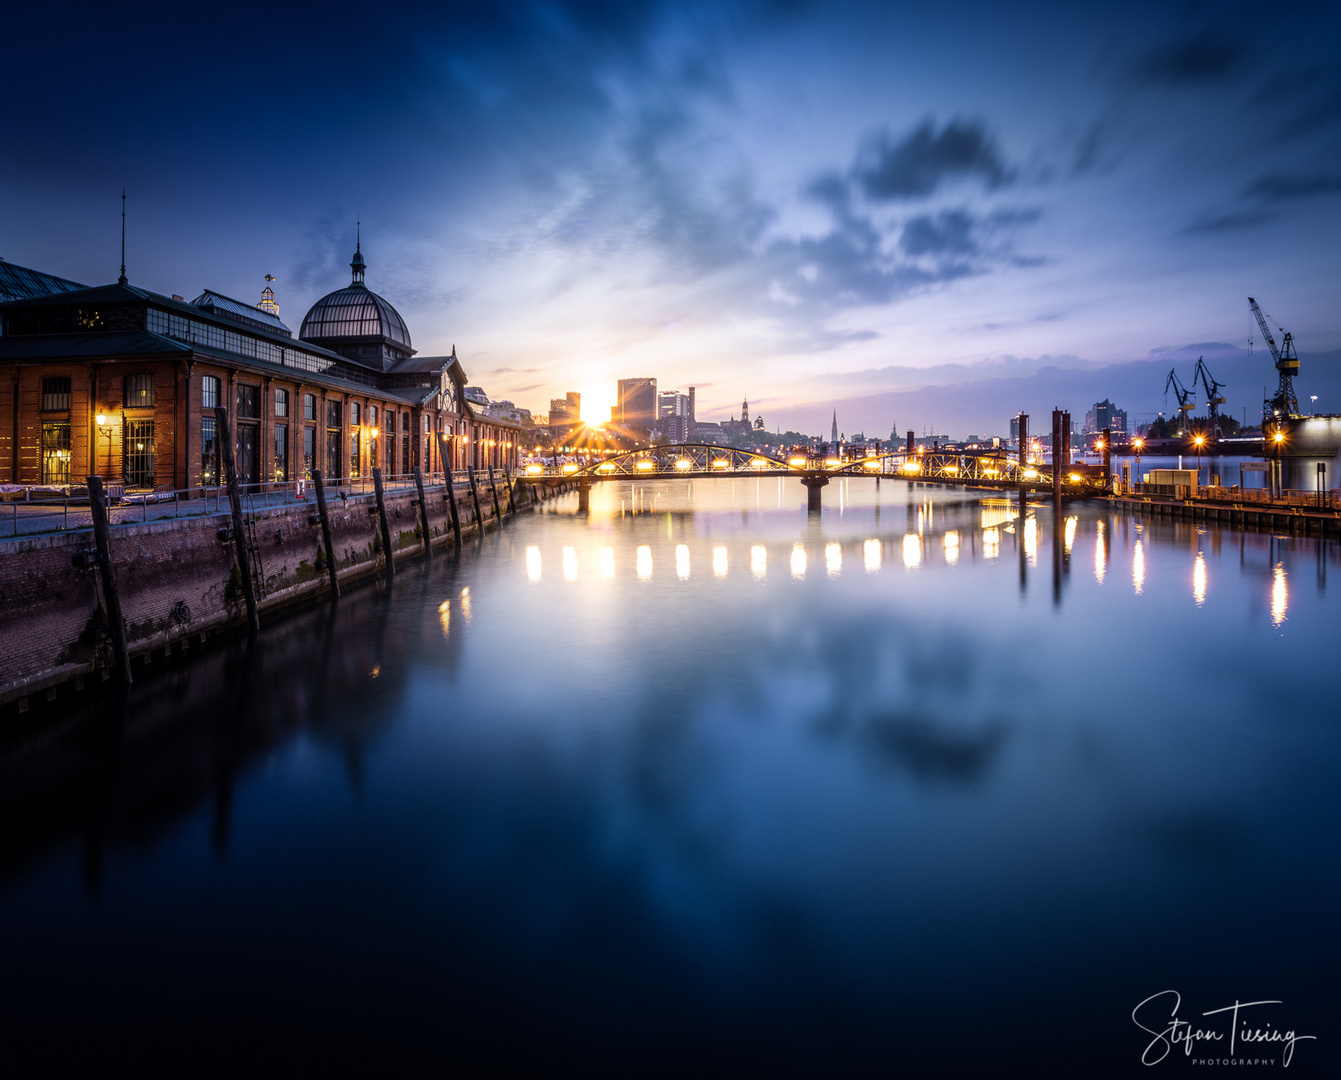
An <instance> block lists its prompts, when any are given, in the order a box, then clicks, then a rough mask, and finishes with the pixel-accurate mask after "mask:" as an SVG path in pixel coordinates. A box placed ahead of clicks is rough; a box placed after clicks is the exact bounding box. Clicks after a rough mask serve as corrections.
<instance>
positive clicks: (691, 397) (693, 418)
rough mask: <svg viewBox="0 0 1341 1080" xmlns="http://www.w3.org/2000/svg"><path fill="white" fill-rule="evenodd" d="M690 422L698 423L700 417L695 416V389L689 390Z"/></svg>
mask: <svg viewBox="0 0 1341 1080" xmlns="http://www.w3.org/2000/svg"><path fill="white" fill-rule="evenodd" d="M689 422H690V423H691V424H694V423H697V422H698V417H696V416H695V415H694V388H693V387H692V386H691V387H690V388H689Z"/></svg>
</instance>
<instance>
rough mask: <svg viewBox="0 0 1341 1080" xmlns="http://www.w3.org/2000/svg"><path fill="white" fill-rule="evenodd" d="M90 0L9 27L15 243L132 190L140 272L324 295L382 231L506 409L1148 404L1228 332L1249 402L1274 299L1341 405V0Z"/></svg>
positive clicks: (39, 243)
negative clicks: (1335, 51) (210, 7)
mask: <svg viewBox="0 0 1341 1080" xmlns="http://www.w3.org/2000/svg"><path fill="white" fill-rule="evenodd" d="M79 12H80V14H79V15H78V17H72V18H71V19H69V20H68V21H67V23H66V24H65V27H64V28H63V29H62V30H61V31H60V32H59V33H56V32H55V30H54V28H53V27H51V26H48V25H47V21H48V20H50V19H52V18H54V15H51V14H48V13H43V12H40V11H33V10H24V11H22V12H20V13H18V14H17V16H16V17H15V19H14V34H15V38H16V40H25V41H28V42H30V43H32V46H31V47H30V48H25V49H24V50H20V51H19V52H17V53H16V55H15V56H14V57H12V64H13V68H14V74H15V77H16V79H18V80H19V81H27V82H29V83H31V84H33V85H36V84H38V83H39V82H40V83H41V84H42V85H45V86H48V87H49V88H50V92H49V93H45V94H44V95H42V96H41V97H40V99H39V100H38V101H37V102H36V103H35V104H33V105H32V107H31V108H28V109H24V110H19V111H14V112H11V114H10V115H9V116H7V118H6V125H7V135H8V140H7V141H8V145H9V146H10V147H11V148H13V149H14V151H15V152H13V153H12V162H13V167H11V168H10V169H8V170H6V172H5V175H4V177H3V179H0V192H3V195H4V199H3V207H2V208H0V235H2V236H3V238H4V243H3V247H0V256H3V257H5V258H6V259H7V260H9V261H12V262H14V263H17V264H20V265H24V266H31V267H35V268H38V269H41V270H44V271H47V272H50V273H54V274H59V275H62V276H65V277H69V278H73V279H75V280H80V281H85V282H87V283H89V284H104V283H107V282H110V281H112V280H114V279H115V277H116V273H117V267H118V265H119V260H120V216H119V215H120V194H121V188H122V185H123V184H124V185H126V187H127V188H128V189H129V199H128V207H129V209H128V222H127V250H126V259H127V274H128V276H129V278H130V280H131V281H132V283H134V284H138V285H141V286H143V287H146V288H149V289H153V290H156V291H158V292H162V293H165V294H172V293H179V294H183V295H195V294H196V293H197V292H198V291H199V290H200V289H203V288H208V289H213V290H216V291H218V292H221V293H224V294H226V295H230V296H235V297H238V298H240V299H244V300H247V301H248V302H251V303H254V302H255V298H256V297H257V296H259V294H260V291H261V289H262V288H263V287H265V286H266V285H267V284H271V283H268V282H266V280H265V275H267V274H270V275H272V276H273V277H274V278H276V279H277V280H275V281H274V282H273V284H272V287H273V288H274V290H275V293H276V296H277V300H278V305H279V311H280V314H281V317H284V318H288V319H293V318H294V317H296V315H297V313H298V312H300V311H303V310H306V308H307V307H308V306H310V304H311V303H312V302H314V301H315V300H316V299H317V298H318V297H319V296H321V295H323V294H325V293H326V292H328V291H330V289H332V288H335V287H337V286H338V285H339V283H340V279H341V278H342V277H343V276H344V270H343V266H344V264H345V262H346V261H347V260H348V257H349V251H350V250H352V246H353V241H354V237H355V223H356V221H357V220H359V219H360V218H361V219H362V222H363V234H362V235H363V240H364V252H365V255H366V257H367V259H368V267H369V270H368V273H369V283H370V286H371V287H373V288H375V289H377V290H378V291H379V292H381V293H382V294H384V295H386V296H387V297H388V298H390V299H391V300H392V302H393V303H395V304H396V305H397V307H398V309H399V310H401V311H402V312H403V313H404V314H405V317H406V319H407V320H408V321H409V322H410V323H411V325H413V326H414V327H415V328H416V339H415V347H416V348H418V349H419V350H420V351H421V352H425V353H445V352H447V351H449V349H450V347H451V345H452V344H457V345H458V346H459V349H460V356H461V358H462V362H463V363H464V365H465V366H466V368H467V369H468V370H469V371H470V373H471V377H472V379H474V380H475V381H476V382H477V383H478V384H479V385H482V386H484V387H486V388H487V390H488V392H489V394H490V395H491V396H493V397H496V398H501V399H509V400H512V401H515V402H516V403H517V404H518V405H521V406H523V407H527V408H531V409H533V410H535V409H538V408H543V404H544V402H546V401H548V400H550V399H551V398H554V397H556V396H561V395H562V394H563V393H564V392H566V391H567V390H569V389H572V388H575V389H576V390H577V391H578V392H580V393H581V394H582V396H583V399H584V401H586V402H588V403H589V405H590V411H591V412H592V415H600V414H602V413H604V412H605V411H607V410H608V408H609V406H611V405H614V404H616V401H615V386H616V383H617V380H618V379H619V378H621V377H624V375H625V374H626V373H628V372H637V371H643V372H656V373H657V376H658V378H659V379H661V380H662V381H664V383H665V384H667V385H673V386H680V387H684V386H688V385H691V384H692V385H696V386H697V387H698V390H699V393H700V398H701V404H700V406H699V409H698V412H699V415H700V417H701V418H703V419H705V420H721V419H726V418H727V417H728V416H729V415H731V413H732V411H733V409H734V408H735V407H736V404H735V403H736V402H738V401H739V400H740V398H741V397H743V396H745V395H747V394H748V395H749V396H750V400H751V402H752V404H753V405H754V407H755V408H756V409H757V410H759V411H762V412H763V413H764V414H765V415H766V416H767V417H768V418H769V426H770V427H777V426H780V427H782V428H783V429H784V430H785V429H787V428H793V429H795V430H801V431H823V430H825V429H826V427H827V423H828V419H829V416H830V413H831V412H832V410H833V409H835V408H836V409H837V410H838V412H839V414H840V415H846V416H848V417H850V418H851V419H850V421H849V422H848V423H847V424H846V425H845V426H846V427H848V428H849V429H853V430H859V429H862V428H865V429H867V430H883V429H886V428H887V426H888V425H889V424H890V423H891V422H892V421H893V420H894V419H895V418H897V419H898V420H899V423H900V424H914V425H916V426H917V427H918V428H919V429H920V428H922V427H933V428H939V429H952V428H953V429H959V428H963V429H966V430H975V429H976V430H981V429H983V428H984V427H985V426H986V425H988V424H991V425H1000V424H1001V423H1003V422H1004V421H1003V420H1002V419H1001V418H1002V416H1003V414H1004V415H1005V416H1007V417H1008V416H1009V414H1010V413H1011V412H1013V411H1014V410H1015V409H1017V408H1024V409H1026V410H1027V411H1028V410H1034V411H1037V410H1038V409H1040V408H1043V407H1051V406H1052V405H1054V404H1056V405H1061V406H1062V407H1067V408H1070V409H1071V411H1072V412H1073V413H1075V412H1083V410H1084V408H1088V407H1089V405H1090V404H1091V403H1093V402H1094V401H1097V400H1100V399H1102V398H1105V397H1109V398H1112V399H1113V400H1115V401H1118V400H1120V401H1122V402H1123V404H1124V407H1125V408H1127V409H1128V410H1129V412H1130V414H1131V419H1132V422H1133V424H1135V423H1137V422H1144V421H1148V420H1149V419H1151V418H1152V417H1153V415H1154V414H1156V413H1157V412H1158V411H1160V410H1161V408H1162V407H1163V395H1162V393H1161V392H1160V387H1162V384H1163V380H1164V375H1165V373H1166V372H1167V369H1168V367H1169V366H1171V365H1172V364H1174V363H1178V364H1183V363H1184V361H1183V359H1181V358H1182V357H1183V356H1184V355H1186V356H1188V357H1190V359H1189V360H1188V361H1187V362H1186V367H1187V370H1188V371H1189V373H1190V366H1191V364H1192V363H1194V362H1195V359H1196V357H1197V355H1200V354H1203V353H1204V354H1206V355H1207V359H1208V362H1211V363H1218V364H1220V365H1221V367H1223V368H1224V371H1223V372H1222V371H1220V370H1219V369H1217V375H1218V376H1219V377H1220V378H1222V379H1224V380H1225V381H1226V382H1227V383H1228V395H1227V396H1228V398H1229V403H1228V406H1227V409H1228V411H1230V412H1232V414H1233V415H1235V416H1236V417H1240V416H1241V415H1242V413H1243V410H1244V409H1245V408H1246V410H1247V416H1248V419H1249V421H1250V422H1251V420H1252V419H1253V416H1254V413H1256V412H1257V411H1258V410H1259V409H1260V398H1261V387H1262V384H1264V383H1265V384H1268V385H1269V384H1270V383H1271V382H1272V381H1274V379H1273V376H1274V372H1273V371H1272V369H1271V365H1270V362H1269V361H1268V360H1266V359H1265V358H1264V356H1263V355H1262V344H1261V342H1260V340H1258V338H1259V335H1258V333H1257V332H1256V330H1255V328H1254V326H1253V324H1252V321H1251V316H1250V314H1249V312H1248V309H1247V300H1246V298H1247V296H1249V295H1253V296H1256V297H1258V298H1259V300H1260V301H1261V302H1262V304H1263V306H1264V307H1265V308H1266V310H1267V311H1268V312H1270V313H1271V314H1272V316H1273V317H1274V325H1279V326H1284V327H1286V328H1288V329H1290V330H1291V331H1293V333H1294V335H1295V338H1296V341H1297V342H1298V347H1299V350H1300V356H1301V360H1302V362H1303V367H1302V370H1301V375H1300V381H1301V394H1304V395H1305V396H1306V397H1311V396H1312V395H1313V394H1317V395H1318V396H1319V401H1318V404H1317V407H1318V408H1319V410H1323V409H1325V408H1329V407H1330V409H1332V410H1336V409H1338V408H1341V377H1339V376H1337V375H1336V374H1334V373H1333V372H1334V371H1335V370H1336V369H1337V368H1338V365H1337V364H1336V363H1335V361H1336V360H1337V359H1338V358H1341V327H1338V325H1337V322H1336V318H1335V314H1334V304H1333V297H1334V294H1335V285H1336V280H1335V271H1334V267H1333V265H1332V260H1331V257H1330V249H1331V246H1332V243H1333V239H1334V237H1335V235H1336V232H1337V226H1338V224H1341V202H1339V200H1338V196H1341V173H1338V170H1337V160H1338V152H1337V149H1338V148H1337V142H1338V133H1339V130H1341V124H1339V122H1338V116H1337V112H1336V110H1335V108H1334V107H1333V103H1334V101H1335V99H1336V95H1337V94H1338V93H1339V92H1341V77H1338V75H1337V73H1336V71H1335V69H1334V66H1333V65H1330V64H1329V62H1328V57H1327V52H1326V50H1327V42H1329V41H1331V40H1335V36H1336V35H1335V30H1336V21H1337V16H1336V14H1335V11H1334V9H1331V8H1328V7H1325V6H1323V5H1310V4H1302V5H1294V6H1289V7H1285V8H1278V9H1273V11H1272V12H1270V13H1264V12H1261V11H1257V10H1254V9H1250V8H1247V7H1239V8H1234V9H1230V10H1227V11H1226V10H1224V9H1216V11H1215V12H1214V13H1212V12H1211V11H1210V10H1209V9H1201V8H1196V7H1190V8H1181V9H1177V10H1166V9H1165V8H1162V7H1157V6H1146V7H1143V8H1138V9H1136V10H1135V12H1133V10H1132V9H1130V8H1129V7H1126V6H1124V7H1123V8H1121V9H1119V8H1118V7H1116V6H1113V5H1110V6H1098V7H1093V8H1088V9H1086V11H1085V12H1083V13H1080V12H1068V13H1067V14H1066V15H1065V17H1059V15H1058V12H1057V10H1056V9H1054V8H1053V7H1050V6H1047V5H1034V6H1028V7H1023V8H1017V9H1012V11H1010V12H1002V11H997V10H995V9H993V8H991V7H990V6H986V5H982V6H979V5H959V6H957V7H956V8H955V9H954V10H953V11H949V10H944V11H940V12H931V11H924V10H922V9H920V8H917V7H913V6H897V5H896V6H874V5H871V6H867V5H863V4H847V5H836V6H829V7H825V8H823V9H820V8H817V7H809V6H807V5H795V6H788V7H786V8H782V7H776V8H775V7H771V6H768V5H759V4H743V5H735V6H731V7H727V8H721V7H718V6H714V7H712V8H708V7H699V6H696V5H686V4H669V5H663V4H646V5H618V6H613V7H605V6H603V5H527V6H524V7H519V8H515V9H510V10H508V11H500V12H479V11H475V10H473V9H467V8H464V7H463V8H460V9H456V8H452V7H450V6H449V7H448V8H446V9H443V8H433V9H427V8H424V9H416V8H414V7H408V8H401V9H398V10H397V11H396V12H394V13H388V14H385V15H383V16H382V18H381V19H379V20H376V21H374V23H373V25H372V26H371V27H370V28H369V29H368V31H367V33H364V34H360V35H357V36H355V35H349V34H348V33H347V29H346V28H347V25H348V22H347V20H348V19H349V18H352V17H354V14H353V12H352V11H345V10H343V9H341V8H338V7H336V8H333V9H330V11H329V12H328V13H326V14H324V15H323V16H322V17H321V18H313V17H311V16H310V15H309V14H307V13H306V12H303V11H279V10H274V11H270V10H267V12H266V13H265V16H264V27H263V28H261V27H258V25H257V24H256V21H255V18H254V17H252V16H250V15H249V16H247V17H245V18H244V17H241V16H239V17H236V18H233V17H229V16H227V15H224V16H220V15H219V14H218V13H217V12H196V11H177V10H173V11H172V12H171V13H170V14H169V12H168V10H167V9H162V10H157V9H153V8H145V9H142V10H137V12H135V13H124V12H110V11H103V10H102V9H100V8H96V7H93V6H87V7H80V8H79ZM362 21H363V20H362V19H361V22H362ZM262 29H263V30H264V32H263V33H262V32H261V30H262ZM56 41H60V43H61V44H60V46H59V49H57V48H56V46H55V45H54V42H56ZM45 42H52V43H53V44H52V45H46V44H43V43H45ZM1262 42H1269V43H1270V47H1269V48H1261V47H1260V43H1262ZM165 55H167V56H172V55H183V56H185V55H189V56H191V57H192V63H193V65H194V68H195V70H196V72H197V75H198V78H197V79H196V80H195V82H194V83H193V85H192V86H191V87H190V91H189V92H181V91H180V90H179V89H178V88H177V87H176V86H175V84H173V83H172V82H171V81H170V80H169V78H168V76H167V75H166V74H165V71H164V68H163V65H162V64H160V63H158V62H156V61H154V60H153V59H152V58H153V57H162V56H165ZM202 115H208V116H214V117H218V118H220V119H221V122H220V123H213V124H202V123H200V119H199V118H200V117H201V116H202ZM130 117H137V118H139V119H137V120H135V121H133V122H132V121H130V120H129V119H128V118H130ZM80 118H83V119H85V120H88V121H90V122H89V123H87V124H83V125H78V126H80V130H81V131H82V132H83V134H82V135H81V137H80V138H78V139H70V138H69V137H68V134H67V133H68V131H69V130H71V126H72V124H76V122H77V121H78V120H79V119H80ZM224 118H226V119H224ZM127 124H129V128H128V127H127ZM128 133H129V137H128ZM390 162H395V163H396V167H395V168H385V167H383V166H385V165H386V164H387V163H390ZM1250 338H1251V339H1252V340H1253V342H1254V344H1253V349H1254V352H1255V355H1253V356H1251V358H1250V357H1249V355H1248V352H1247V348H1248V342H1249V339H1250ZM1212 356H1214V357H1215V359H1214V360H1212ZM705 374H707V375H710V376H711V377H710V378H704V377H703V376H704V375H705ZM713 402H720V403H721V404H720V406H713V404H712V403H713Z"/></svg>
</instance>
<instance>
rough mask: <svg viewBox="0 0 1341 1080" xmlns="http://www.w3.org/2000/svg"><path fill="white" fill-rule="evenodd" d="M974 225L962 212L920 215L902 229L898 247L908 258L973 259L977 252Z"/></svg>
mask: <svg viewBox="0 0 1341 1080" xmlns="http://www.w3.org/2000/svg"><path fill="white" fill-rule="evenodd" d="M974 224H975V223H974V221H973V219H972V218H971V217H970V216H969V215H968V214H967V213H966V212H964V211H963V210H946V211H943V212H941V213H939V214H937V215H935V216H934V217H932V216H930V215H927V214H922V215H920V216H918V217H915V218H911V219H909V221H908V222H907V223H906V224H905V225H904V226H903V234H902V235H901V236H900V237H899V247H900V248H902V249H903V251H904V253H905V254H907V255H912V256H918V255H947V254H948V255H973V254H976V253H977V251H978V244H977V241H976V240H975V239H974V235H973V233H974Z"/></svg>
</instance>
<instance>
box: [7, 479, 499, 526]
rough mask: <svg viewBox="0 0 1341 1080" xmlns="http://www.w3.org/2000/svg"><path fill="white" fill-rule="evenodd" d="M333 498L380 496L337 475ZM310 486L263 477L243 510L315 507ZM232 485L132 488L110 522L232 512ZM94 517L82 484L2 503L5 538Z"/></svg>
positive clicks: (405, 487)
mask: <svg viewBox="0 0 1341 1080" xmlns="http://www.w3.org/2000/svg"><path fill="white" fill-rule="evenodd" d="M423 478H424V489H425V490H426V491H427V490H429V489H430V488H442V487H445V486H446V483H447V480H446V477H445V476H444V474H443V473H441V472H435V473H424V474H423ZM495 479H496V482H497V483H498V484H499V485H500V487H501V486H502V483H503V476H502V473H501V472H500V471H498V470H495ZM476 481H477V482H478V483H480V484H482V486H483V487H485V488H487V487H488V482H489V480H488V473H487V472H486V473H485V474H484V475H483V476H481V475H480V474H479V473H478V472H477V473H476ZM466 483H468V477H467V474H466V473H465V471H461V472H454V473H453V474H452V484H453V487H456V486H457V485H464V484H466ZM325 485H326V497H327V498H328V499H331V498H335V499H342V500H346V501H347V500H349V499H358V500H362V499H365V498H366V499H370V498H373V497H374V493H373V479H372V477H371V476H345V477H335V478H332V479H328V480H326V481H325ZM304 486H305V490H304V491H303V492H302V494H301V496H300V495H299V493H298V487H297V482H296V481H278V480H270V481H262V482H259V483H255V484H240V485H238V487H239V491H240V493H241V495H242V503H243V509H244V511H245V512H246V513H248V514H254V513H257V512H260V511H263V510H265V509H267V508H271V507H273V508H278V507H282V506H294V505H301V504H308V505H315V504H316V495H315V492H314V489H313V485H312V482H311V481H310V480H307V481H305V485H304ZM382 488H383V491H384V492H386V493H388V494H394V493H403V492H406V491H414V490H415V482H414V474H413V473H399V474H396V475H393V476H384V477H383V478H382ZM228 513H229V508H228V489H227V488H226V487H222V486H215V485H206V486H203V487H202V486H200V485H197V486H195V487H191V488H179V489H160V490H154V491H147V490H146V491H136V490H132V491H128V492H126V493H125V494H122V495H119V496H117V497H114V498H112V499H110V500H109V505H108V508H107V516H108V524H109V525H111V526H112V527H116V526H123V525H141V524H147V523H149V522H152V521H171V520H176V519H179V518H192V517H216V516H227V515H228ZM92 527H93V517H92V511H91V510H90V509H89V500H88V492H87V490H86V489H84V488H83V487H82V485H81V486H77V487H73V488H72V489H71V492H70V494H68V495H56V496H48V495H42V496H39V497H37V498H31V497H30V498H26V499H23V500H18V499H14V500H11V501H7V502H4V503H0V539H4V538H7V537H18V536H40V535H42V534H44V533H59V532H81V531H84V530H86V529H92Z"/></svg>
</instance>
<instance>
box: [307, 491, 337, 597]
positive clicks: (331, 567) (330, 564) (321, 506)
mask: <svg viewBox="0 0 1341 1080" xmlns="http://www.w3.org/2000/svg"><path fill="white" fill-rule="evenodd" d="M312 487H313V488H314V489H315V491H316V493H317V514H318V515H319V516H320V518H321V543H322V547H323V549H324V550H325V552H326V573H327V575H328V576H329V577H330V579H331V595H332V596H339V595H340V578H339V576H338V575H337V574H336V572H335V545H334V544H332V543H331V518H330V515H329V514H328V513H327V512H326V485H325V484H324V483H322V480H321V470H320V469H313V470H312Z"/></svg>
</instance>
